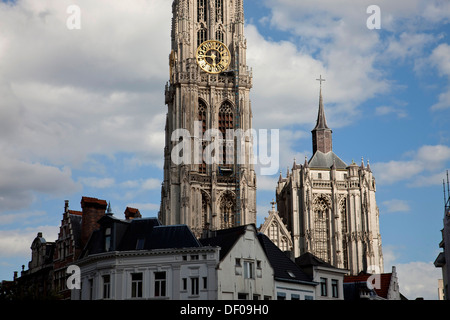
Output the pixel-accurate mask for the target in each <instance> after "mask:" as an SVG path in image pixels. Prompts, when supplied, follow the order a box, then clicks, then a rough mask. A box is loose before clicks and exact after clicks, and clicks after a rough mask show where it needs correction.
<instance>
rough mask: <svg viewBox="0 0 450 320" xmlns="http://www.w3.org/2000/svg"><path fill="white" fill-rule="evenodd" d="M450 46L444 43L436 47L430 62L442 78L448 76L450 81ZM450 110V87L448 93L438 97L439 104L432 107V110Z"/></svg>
mask: <svg viewBox="0 0 450 320" xmlns="http://www.w3.org/2000/svg"><path fill="white" fill-rule="evenodd" d="M449 56H450V45H448V44H446V43H443V44H441V45H439V46H438V47H436V48H435V49H434V50H433V52H432V54H431V56H430V58H429V61H430V62H431V64H432V65H433V66H435V67H436V70H437V71H438V72H439V74H440V75H441V76H446V77H447V78H448V81H450V61H449V60H450V59H449V58H448V57H449ZM448 108H450V87H447V91H445V92H442V93H441V94H440V95H439V97H438V102H437V103H435V104H434V105H432V106H431V110H433V111H438V110H442V109H448Z"/></svg>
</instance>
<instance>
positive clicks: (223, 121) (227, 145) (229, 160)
mask: <svg viewBox="0 0 450 320" xmlns="http://www.w3.org/2000/svg"><path fill="white" fill-rule="evenodd" d="M233 117H234V116H233V108H232V106H231V103H230V102H225V103H223V104H222V106H221V107H220V109H219V131H220V133H221V134H222V137H223V139H224V140H223V145H222V148H221V150H220V155H219V156H220V159H222V161H223V164H224V166H227V165H228V166H229V165H231V164H233V163H234V141H233V140H229V141H228V140H226V138H227V130H232V129H233V126H234V123H233Z"/></svg>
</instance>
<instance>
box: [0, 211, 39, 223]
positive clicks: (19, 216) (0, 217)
mask: <svg viewBox="0 0 450 320" xmlns="http://www.w3.org/2000/svg"><path fill="white" fill-rule="evenodd" d="M46 215H47V213H46V212H44V211H32V212H28V211H27V212H15V213H7V214H0V225H8V224H12V223H17V222H21V223H25V224H29V223H30V222H31V221H34V219H35V218H37V219H39V218H41V217H45V216H46Z"/></svg>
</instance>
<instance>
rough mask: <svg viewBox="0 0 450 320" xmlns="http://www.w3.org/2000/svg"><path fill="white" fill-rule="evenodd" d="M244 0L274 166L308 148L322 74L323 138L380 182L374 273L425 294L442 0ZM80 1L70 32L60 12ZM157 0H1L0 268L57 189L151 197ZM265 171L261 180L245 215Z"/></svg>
mask: <svg viewBox="0 0 450 320" xmlns="http://www.w3.org/2000/svg"><path fill="white" fill-rule="evenodd" d="M355 3H356V1H351V0H340V1H335V0H320V1H319V0H315V1H312V0H311V1H293V0H246V1H245V10H246V11H245V14H246V37H247V42H248V53H247V63H248V65H249V66H250V67H252V68H253V78H254V79H253V82H254V88H253V89H252V92H251V99H252V108H253V116H254V126H255V127H256V128H258V129H259V128H261V129H272V128H273V129H280V151H281V152H280V167H281V168H280V169H281V170H282V172H283V175H285V172H286V170H287V167H289V168H290V167H292V163H293V159H294V158H296V159H297V161H303V159H304V158H305V156H306V157H310V156H311V155H312V154H311V152H312V142H311V133H310V131H311V129H312V128H313V127H314V124H315V123H314V122H315V118H316V115H317V107H318V93H319V92H318V83H317V81H315V79H316V78H318V77H319V75H322V76H323V77H324V78H325V79H326V80H327V81H326V82H325V83H324V85H323V96H324V103H325V111H326V114H327V120H328V124H329V126H330V127H331V128H332V129H333V143H334V146H333V150H334V151H335V153H336V154H337V155H339V156H340V157H341V158H342V159H343V160H344V161H345V162H347V163H351V161H352V160H354V161H355V162H357V163H360V161H361V158H362V157H363V158H364V162H365V163H366V164H367V159H369V160H370V165H371V168H372V170H373V172H374V175H375V178H376V180H377V204H378V206H379V208H380V228H381V235H382V242H383V253H384V259H385V272H389V271H390V269H391V266H392V265H395V266H396V267H397V271H398V273H399V278H400V290H401V292H402V293H403V294H404V295H405V296H407V297H408V298H410V299H414V298H416V297H417V296H424V297H425V298H429V299H432V298H436V297H437V279H438V278H439V277H441V276H440V269H436V268H434V266H433V264H432V262H433V261H434V259H435V258H436V256H437V254H438V252H439V247H438V244H439V242H440V240H441V238H440V230H441V229H442V218H443V191H442V179H444V178H445V171H446V169H448V168H449V167H450V138H449V126H448V121H449V119H450V84H449V79H450V38H449V37H450V26H449V17H450V4H449V2H448V1H426V0H413V1H411V0H399V1H395V3H392V1H387V0H382V1H378V3H377V4H378V6H379V7H380V9H381V29H380V30H369V29H368V28H367V26H366V21H367V19H368V18H369V16H370V14H367V13H366V9H367V7H368V6H369V5H371V4H373V3H371V2H370V1H358V2H357V4H355ZM71 4H77V5H78V6H79V7H80V9H81V29H80V30H68V29H67V27H66V20H67V18H68V14H67V12H66V9H67V7H68V6H69V5H71ZM170 20H171V2H170V1H168V0H147V1H146V0H137V1H133V2H132V3H128V2H127V3H125V1H111V0H109V1H101V0H98V1H88V0H81V1H65V0H46V1H40V2H36V1H33V0H23V1H15V2H9V3H8V4H5V3H4V2H3V3H1V4H0V94H1V96H2V99H1V101H0V148H1V150H2V152H1V154H0V279H11V278H12V275H13V271H15V270H19V271H20V269H21V265H22V264H25V265H26V267H27V263H28V261H29V259H30V256H31V252H30V249H29V247H30V245H31V242H32V240H33V238H34V237H35V235H36V233H37V232H39V231H42V232H43V233H44V237H45V238H46V239H47V240H48V241H54V240H55V239H56V236H57V231H58V226H59V223H60V220H61V218H62V213H63V208H64V200H66V199H67V200H69V201H70V208H71V209H72V210H80V200H81V197H82V196H92V197H97V198H101V199H105V200H107V201H110V202H111V205H112V209H113V211H114V213H115V214H116V215H117V216H119V217H122V216H123V212H124V210H125V208H126V207H127V206H134V207H137V208H139V209H140V211H141V213H142V214H143V215H144V216H156V215H157V212H158V209H159V201H160V185H161V181H162V170H161V168H162V153H163V147H164V141H163V140H164V122H165V113H166V106H165V105H164V85H165V83H166V82H167V80H168V54H169V52H170V42H169V37H170ZM277 178H278V175H274V176H259V177H258V200H257V205H258V224H260V223H262V222H263V221H264V217H265V216H266V215H267V211H268V210H269V208H270V201H271V200H272V199H273V198H274V194H275V183H276V180H277Z"/></svg>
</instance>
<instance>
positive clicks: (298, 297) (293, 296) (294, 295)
mask: <svg viewBox="0 0 450 320" xmlns="http://www.w3.org/2000/svg"><path fill="white" fill-rule="evenodd" d="M291 300H300V295H299V294H294V293H293V294H291Z"/></svg>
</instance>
